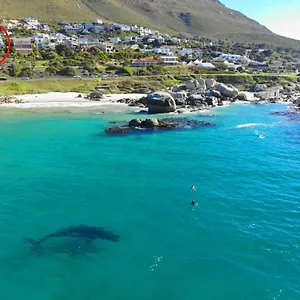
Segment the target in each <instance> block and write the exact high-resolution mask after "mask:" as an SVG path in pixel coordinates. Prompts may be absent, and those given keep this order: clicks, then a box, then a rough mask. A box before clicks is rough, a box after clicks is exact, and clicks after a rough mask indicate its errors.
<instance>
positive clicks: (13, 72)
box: [8, 64, 21, 77]
mask: <svg viewBox="0 0 300 300" xmlns="http://www.w3.org/2000/svg"><path fill="white" fill-rule="evenodd" d="M20 72H21V68H20V66H19V65H16V64H11V65H10V66H8V75H9V76H11V77H18V76H19V74H20Z"/></svg>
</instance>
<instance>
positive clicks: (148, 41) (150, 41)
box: [147, 38, 155, 44]
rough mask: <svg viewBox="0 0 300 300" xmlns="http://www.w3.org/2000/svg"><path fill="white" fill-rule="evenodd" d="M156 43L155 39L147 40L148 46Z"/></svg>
mask: <svg viewBox="0 0 300 300" xmlns="http://www.w3.org/2000/svg"><path fill="white" fill-rule="evenodd" d="M154 41H155V39H154V38H149V39H148V40H147V43H148V44H152V43H153V42H154Z"/></svg>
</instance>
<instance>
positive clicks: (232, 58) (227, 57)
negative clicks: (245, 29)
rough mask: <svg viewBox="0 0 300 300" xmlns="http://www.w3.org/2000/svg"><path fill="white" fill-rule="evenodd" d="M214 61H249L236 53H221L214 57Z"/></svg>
mask: <svg viewBox="0 0 300 300" xmlns="http://www.w3.org/2000/svg"><path fill="white" fill-rule="evenodd" d="M215 60H216V61H222V60H223V61H228V62H232V63H242V62H245V63H247V62H249V61H250V60H249V58H248V57H246V56H244V55H236V54H225V53H223V54H221V55H220V56H219V57H217V58H216V59H215Z"/></svg>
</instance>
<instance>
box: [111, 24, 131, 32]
mask: <svg viewBox="0 0 300 300" xmlns="http://www.w3.org/2000/svg"><path fill="white" fill-rule="evenodd" d="M113 29H114V30H120V31H131V27H130V26H128V25H123V24H115V25H114V26H113Z"/></svg>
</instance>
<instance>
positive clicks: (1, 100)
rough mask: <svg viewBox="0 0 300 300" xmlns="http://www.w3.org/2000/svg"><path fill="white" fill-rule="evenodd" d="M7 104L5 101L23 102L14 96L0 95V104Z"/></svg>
mask: <svg viewBox="0 0 300 300" xmlns="http://www.w3.org/2000/svg"><path fill="white" fill-rule="evenodd" d="M4 103H5V104H7V103H23V101H22V100H20V99H17V98H16V97H14V96H2V97H0V104H4Z"/></svg>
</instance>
